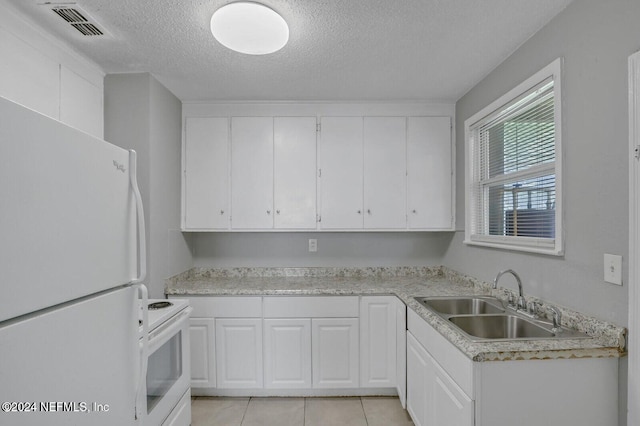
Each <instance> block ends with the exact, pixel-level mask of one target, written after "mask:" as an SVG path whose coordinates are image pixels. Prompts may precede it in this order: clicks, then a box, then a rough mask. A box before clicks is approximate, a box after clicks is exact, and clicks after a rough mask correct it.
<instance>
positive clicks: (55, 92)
mask: <svg viewBox="0 0 640 426" xmlns="http://www.w3.org/2000/svg"><path fill="white" fill-rule="evenodd" d="M0 56H1V57H2V66H0V96H2V97H4V98H7V99H10V100H12V101H13V102H16V103H19V104H21V105H24V106H26V107H27V108H31V109H34V110H36V111H38V112H39V113H41V114H44V115H47V116H49V117H51V118H54V119H56V120H57V119H58V118H59V117H60V116H59V112H60V110H59V108H60V64H58V63H57V62H55V61H53V60H51V59H50V57H49V56H48V55H46V54H43V53H41V52H40V51H39V50H37V49H35V48H34V47H32V46H31V44H29V43H27V42H26V41H23V40H22V39H21V38H18V37H16V36H15V35H14V34H12V33H11V32H9V31H8V30H6V29H5V28H4V27H3V28H0Z"/></svg>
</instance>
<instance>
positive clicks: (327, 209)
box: [320, 117, 363, 229]
mask: <svg viewBox="0 0 640 426" xmlns="http://www.w3.org/2000/svg"><path fill="white" fill-rule="evenodd" d="M320 170H321V173H320V204H321V214H320V218H321V221H320V226H321V227H322V229H360V228H362V217H363V215H362V197H363V194H362V117H323V118H322V122H321V130H320Z"/></svg>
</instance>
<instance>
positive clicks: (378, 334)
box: [360, 296, 397, 388]
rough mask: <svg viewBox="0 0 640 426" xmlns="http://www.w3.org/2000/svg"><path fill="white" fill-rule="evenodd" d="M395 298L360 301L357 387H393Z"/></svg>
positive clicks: (373, 298)
mask: <svg viewBox="0 0 640 426" xmlns="http://www.w3.org/2000/svg"><path fill="white" fill-rule="evenodd" d="M396 300H397V298H396V297H395V296H363V297H362V298H361V299H360V386H361V387H375V388H383V387H395V386H396Z"/></svg>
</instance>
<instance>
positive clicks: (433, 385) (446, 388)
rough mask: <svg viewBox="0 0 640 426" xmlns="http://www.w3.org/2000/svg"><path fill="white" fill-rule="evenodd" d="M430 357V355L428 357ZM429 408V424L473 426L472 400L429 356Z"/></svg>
mask: <svg viewBox="0 0 640 426" xmlns="http://www.w3.org/2000/svg"><path fill="white" fill-rule="evenodd" d="M430 358H431V357H430ZM427 376H428V377H427V380H428V385H429V387H430V391H429V392H428V394H430V398H431V401H430V402H429V404H430V407H431V410H430V411H429V412H428V413H427V416H428V417H429V418H430V423H429V424H431V425H438V426H473V424H474V412H473V401H472V400H471V399H470V398H469V397H468V396H467V395H466V394H465V393H464V392H463V391H462V389H460V388H459V387H458V385H457V384H456V383H455V382H454V381H453V379H451V377H449V375H448V374H447V373H446V372H445V371H444V370H443V369H442V368H441V367H440V366H439V365H438V364H437V363H436V361H435V360H434V359H433V358H431V359H430V366H429V372H428V374H427Z"/></svg>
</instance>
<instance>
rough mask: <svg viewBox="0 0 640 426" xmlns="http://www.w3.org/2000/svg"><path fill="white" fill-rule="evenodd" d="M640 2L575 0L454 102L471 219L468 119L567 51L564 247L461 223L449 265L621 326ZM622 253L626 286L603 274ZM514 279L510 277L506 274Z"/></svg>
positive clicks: (460, 194) (460, 196)
mask: <svg viewBox="0 0 640 426" xmlns="http://www.w3.org/2000/svg"><path fill="white" fill-rule="evenodd" d="M639 18H640V2H639V1H637V0H609V1H606V2H604V1H600V0H576V1H574V2H573V3H571V5H570V6H569V7H568V8H567V9H565V10H564V11H563V12H562V13H560V14H559V15H558V16H557V17H556V18H555V19H553V20H552V21H551V22H550V23H549V24H548V25H547V26H546V27H545V28H543V29H542V30H541V31H540V32H538V33H537V34H535V35H534V36H533V37H532V38H531V39H529V40H528V41H527V42H526V43H524V44H523V45H522V46H521V47H520V48H519V49H518V50H517V51H516V52H515V53H513V54H512V55H511V56H510V57H509V58H508V59H507V60H505V61H504V62H503V63H502V64H501V65H500V66H498V67H497V68H496V69H495V70H494V71H493V72H492V73H490V74H489V75H488V76H487V77H486V78H485V79H484V80H483V81H482V82H480V83H479V84H478V85H477V86H475V87H474V88H473V89H472V90H471V91H469V92H468V93H467V94H466V95H465V96H464V97H463V98H462V99H460V100H459V102H458V103H457V105H456V130H457V132H456V133H457V135H458V137H457V142H456V148H457V181H458V187H457V209H458V210H457V211H458V218H457V219H458V224H459V226H463V225H464V121H465V120H466V119H467V118H469V117H470V116H472V115H473V114H474V113H476V112H478V111H479V110H480V109H482V108H483V107H485V106H486V105H488V104H489V103H491V102H492V101H493V100H495V99H496V98H498V97H500V96H501V95H503V94H504V93H506V92H507V91H509V90H510V89H512V88H513V87H515V86H516V85H517V84H518V83H520V82H522V81H524V80H525V79H526V78H528V77H529V76H531V75H532V74H534V73H535V72H536V71H538V70H540V69H541V68H542V67H544V66H545V65H547V64H549V63H550V62H552V61H553V60H554V59H555V58H557V57H564V75H563V82H562V90H563V133H562V135H563V145H564V164H563V177H564V186H563V194H564V208H565V221H564V226H565V238H566V240H565V241H566V246H565V255H564V256H563V257H553V256H541V255H532V254H520V253H513V252H508V251H504V250H495V249H487V248H479V247H472V246H466V245H464V244H463V242H462V241H463V239H464V232H457V233H456V235H455V237H454V239H453V241H452V243H451V245H450V246H449V249H448V250H447V252H446V255H445V257H444V264H445V265H447V266H449V267H451V268H453V269H456V270H458V271H461V272H464V273H467V274H469V275H473V276H476V277H478V278H481V279H484V280H486V281H491V280H493V278H494V277H495V275H496V273H497V272H498V271H499V270H501V269H504V268H513V269H515V270H516V271H517V272H518V273H519V274H520V275H521V277H522V279H523V284H524V290H525V293H528V294H532V295H535V296H538V297H541V298H543V299H546V300H549V301H553V302H555V303H558V304H561V305H564V306H567V307H571V308H574V309H576V310H578V311H581V312H584V313H586V314H590V315H593V316H596V317H599V318H602V319H605V320H609V321H612V322H614V323H616V324H619V325H627V322H628V320H627V314H628V291H627V288H628V282H627V278H628V274H627V269H628V268H627V266H626V260H627V257H628V244H629V237H628V219H629V218H628V216H629V215H628V210H629V207H628V188H629V186H628V158H629V157H628V155H629V150H628V143H629V142H628V108H627V102H628V100H627V59H628V57H629V56H630V55H631V54H632V53H634V52H636V51H637V50H639V49H640V25H639V24H638V22H639ZM604 253H612V254H619V255H622V256H623V258H624V261H623V262H624V263H623V270H624V273H623V281H624V286H622V287H618V286H614V285H611V284H607V283H605V282H604V280H603V254H604ZM505 284H506V285H512V284H508V283H507V282H505ZM626 386H627V380H626V359H623V360H622V362H621V371H620V415H621V419H620V424H621V425H623V424H626V420H625V417H626V405H625V403H626Z"/></svg>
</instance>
